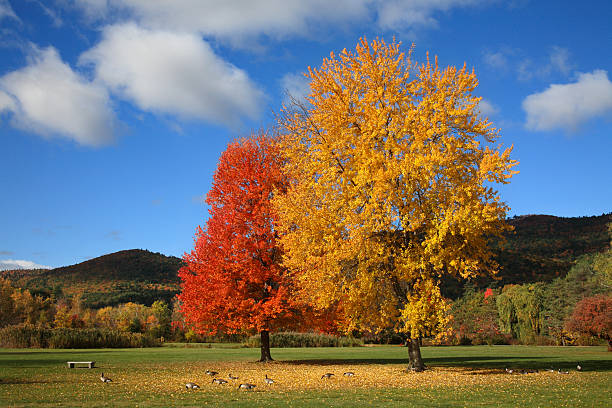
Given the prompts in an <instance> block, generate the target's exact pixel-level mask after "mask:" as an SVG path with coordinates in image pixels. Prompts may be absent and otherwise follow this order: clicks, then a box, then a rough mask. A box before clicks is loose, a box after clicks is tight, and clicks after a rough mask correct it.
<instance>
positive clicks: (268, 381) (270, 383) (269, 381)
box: [264, 374, 274, 385]
mask: <svg viewBox="0 0 612 408" xmlns="http://www.w3.org/2000/svg"><path fill="white" fill-rule="evenodd" d="M264 381H265V383H266V384H268V385H272V384H274V380H273V379H271V378H268V374H266V379H265V380H264Z"/></svg>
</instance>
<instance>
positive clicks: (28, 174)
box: [0, 0, 612, 268]
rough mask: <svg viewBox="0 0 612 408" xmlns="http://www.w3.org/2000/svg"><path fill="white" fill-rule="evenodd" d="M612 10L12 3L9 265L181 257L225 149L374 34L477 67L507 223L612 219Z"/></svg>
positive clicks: (4, 191)
mask: <svg viewBox="0 0 612 408" xmlns="http://www.w3.org/2000/svg"><path fill="white" fill-rule="evenodd" d="M610 21H612V3H610V2H608V1H583V2H576V1H535V0H533V1H529V0H514V1H501V0H499V1H496V0H435V1H427V0H388V1H387V0H335V1H329V0H312V1H303V0H259V1H254V0H227V1H222V2H219V1H213V0H201V1H196V0H172V1H171V0H159V1H148V0H121V1H119V0H0V152H1V157H2V160H0V191H1V193H0V194H1V196H0V197H1V200H0V268H2V267H3V266H2V265H4V268H7V267H15V266H23V267H30V266H33V265H44V266H50V267H57V266H63V265H70V264H74V263H78V262H82V261H84V260H86V259H89V258H92V257H96V256H100V255H103V254H106V253H110V252H114V251H118V250H122V249H131V248H143V249H149V250H151V251H155V252H161V253H164V254H167V255H176V256H181V255H182V254H183V253H184V252H185V251H189V250H190V249H191V247H192V245H193V234H194V231H195V228H196V226H197V225H199V224H203V223H204V222H205V219H206V216H207V209H206V207H205V206H204V204H203V203H202V197H203V196H204V195H205V194H206V192H207V191H208V189H209V188H210V184H211V181H212V175H213V172H214V170H215V167H216V164H217V159H218V157H219V155H220V153H221V152H222V151H223V150H224V148H225V146H226V144H227V143H228V142H229V141H230V140H232V139H233V138H235V137H239V136H244V135H247V134H248V133H249V132H250V131H251V130H253V129H258V128H260V127H266V126H269V125H270V124H271V123H272V122H273V117H274V112H277V111H278V110H279V108H280V106H281V103H282V101H283V98H284V94H285V92H284V91H285V90H288V91H289V92H290V93H292V94H293V95H296V96H299V95H300V94H302V93H303V92H304V90H305V89H306V86H307V84H306V83H305V81H304V79H303V77H302V76H301V73H302V72H304V71H305V70H307V67H308V66H313V67H314V66H318V65H320V64H321V62H322V59H323V58H325V57H327V56H329V53H330V52H331V51H335V52H338V51H341V50H342V49H343V48H347V49H351V48H354V47H355V45H356V44H357V41H358V39H359V38H360V37H362V36H366V37H368V38H374V37H377V36H379V37H383V38H385V39H387V40H391V39H392V38H393V37H394V36H395V38H396V39H397V40H399V41H402V43H403V45H404V47H405V48H406V50H407V49H408V48H409V46H410V44H411V43H414V44H415V51H414V53H413V57H414V59H416V60H417V61H422V60H423V59H424V57H425V53H426V52H427V51H429V52H430V54H433V55H438V57H439V62H440V64H441V65H443V66H446V65H463V63H466V64H467V66H468V67H473V68H474V69H475V71H476V73H477V76H478V78H479V80H480V85H479V88H478V89H477V94H478V95H480V96H482V97H483V100H482V102H481V106H480V110H481V112H482V114H484V115H487V116H488V117H489V118H490V119H491V120H492V121H493V123H494V124H495V125H497V126H498V127H500V128H501V130H502V138H501V141H502V143H503V144H504V145H510V144H514V153H513V158H515V159H517V160H519V161H520V165H519V168H518V169H519V170H520V172H521V173H520V174H519V175H517V176H515V177H514V178H513V181H512V183H511V184H510V185H508V186H504V187H503V188H501V189H500V193H501V196H502V199H503V200H505V201H506V202H507V203H508V204H509V205H510V207H511V211H510V214H509V215H521V214H551V215H557V216H583V215H599V214H602V213H608V212H610V211H612V187H611V185H612V183H611V182H610V180H611V178H612V177H611V176H612V170H611V169H612V165H611V162H612V160H611V158H612V120H611V119H612V82H611V78H612V30H611V29H610Z"/></svg>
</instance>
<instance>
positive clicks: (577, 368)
mask: <svg viewBox="0 0 612 408" xmlns="http://www.w3.org/2000/svg"><path fill="white" fill-rule="evenodd" d="M546 371H548V372H549V373H557V374H569V371H565V370H561V369H560V368H558V369H556V370H555V369H554V368H552V367H551V368H548V369H546ZM576 371H582V366H581V365H580V364H578V365H577V366H576ZM506 372H507V373H508V374H531V373H537V372H538V370H537V369H531V370H516V369H512V368H506Z"/></svg>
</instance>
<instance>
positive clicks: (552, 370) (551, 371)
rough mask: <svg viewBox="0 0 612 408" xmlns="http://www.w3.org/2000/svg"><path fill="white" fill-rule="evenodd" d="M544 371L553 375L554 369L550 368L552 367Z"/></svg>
mask: <svg viewBox="0 0 612 408" xmlns="http://www.w3.org/2000/svg"><path fill="white" fill-rule="evenodd" d="M546 371H548V372H549V373H554V372H555V369H554V368H552V367H550V368H547V369H546Z"/></svg>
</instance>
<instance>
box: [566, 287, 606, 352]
mask: <svg viewBox="0 0 612 408" xmlns="http://www.w3.org/2000/svg"><path fill="white" fill-rule="evenodd" d="M566 329H567V330H568V331H570V332H578V333H581V334H586V335H589V336H594V337H599V338H600V339H604V340H607V341H608V351H612V297H610V296H609V295H597V296H592V297H588V298H584V299H582V300H581V301H580V302H578V303H577V304H576V308H575V309H574V312H573V313H572V315H571V316H570V318H569V319H568V321H567V323H566Z"/></svg>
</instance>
